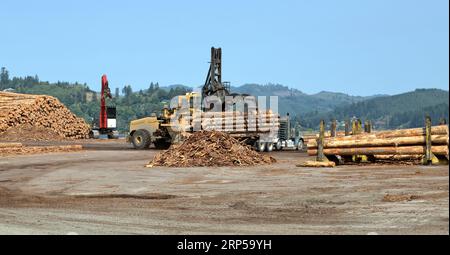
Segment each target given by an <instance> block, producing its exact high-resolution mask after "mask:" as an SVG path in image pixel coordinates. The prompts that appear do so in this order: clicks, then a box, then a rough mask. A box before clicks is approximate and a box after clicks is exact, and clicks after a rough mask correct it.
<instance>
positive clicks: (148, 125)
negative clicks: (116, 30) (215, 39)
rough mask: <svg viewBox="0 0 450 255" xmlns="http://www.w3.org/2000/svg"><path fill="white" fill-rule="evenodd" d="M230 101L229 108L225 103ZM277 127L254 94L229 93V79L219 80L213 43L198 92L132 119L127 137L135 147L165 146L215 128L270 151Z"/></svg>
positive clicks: (219, 67) (219, 66)
mask: <svg viewBox="0 0 450 255" xmlns="http://www.w3.org/2000/svg"><path fill="white" fill-rule="evenodd" d="M229 100H231V101H232V102H231V103H230V101H229ZM239 100H240V101H239ZM243 100H247V101H245V102H243ZM236 101H239V102H238V103H236ZM230 105H231V106H232V108H231V110H230V108H228V107H227V106H230ZM237 105H239V106H242V107H238V106H237ZM278 127H279V118H278V115H277V114H274V113H272V112H271V111H270V110H268V111H266V110H260V109H258V108H257V104H256V99H255V98H254V97H251V96H249V95H245V94H236V93H235V94H232V93H230V85H229V82H222V50H221V49H220V48H214V47H212V48H211V62H210V66H209V70H208V74H207V77H206V81H205V84H204V85H203V86H202V88H201V92H199V93H196V92H191V93H187V94H186V95H182V96H178V97H175V98H174V99H172V101H171V105H170V107H169V106H166V107H164V108H163V109H162V112H161V114H160V116H158V117H157V116H151V117H146V118H142V119H138V120H133V121H131V123H130V132H129V134H128V140H129V141H130V142H131V143H133V146H134V148H136V149H145V148H148V147H149V146H150V144H152V143H153V144H154V145H155V147H156V148H160V149H165V148H167V147H169V146H170V144H172V143H177V142H180V141H182V140H183V137H185V136H186V135H188V134H189V133H192V132H196V131H199V130H217V131H222V132H226V133H228V134H230V135H231V136H232V137H235V138H237V139H239V140H242V141H245V142H246V143H247V144H250V145H252V146H255V148H256V150H258V151H271V150H273V148H274V145H275V144H277V143H278V141H280V139H278Z"/></svg>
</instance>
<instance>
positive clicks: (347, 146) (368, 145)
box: [307, 125, 449, 158]
mask: <svg viewBox="0 0 450 255" xmlns="http://www.w3.org/2000/svg"><path fill="white" fill-rule="evenodd" d="M425 132H426V131H425V128H413V129H400V130H392V131H379V132H374V133H361V134H358V135H351V136H342V137H326V138H324V142H323V153H324V155H339V156H354V155H374V156H377V155H390V156H397V157H398V158H406V157H408V156H410V157H415V156H414V155H416V156H417V155H424V154H425V151H426V147H425V143H426V135H425ZM431 144H432V147H431V150H432V153H433V154H434V155H439V156H445V157H446V158H448V155H449V154H448V153H449V149H448V145H449V130H448V126H446V125H441V126H433V127H431ZM307 146H308V154H309V155H311V156H315V155H317V152H318V151H317V148H318V146H317V140H310V141H309V143H308V145H307Z"/></svg>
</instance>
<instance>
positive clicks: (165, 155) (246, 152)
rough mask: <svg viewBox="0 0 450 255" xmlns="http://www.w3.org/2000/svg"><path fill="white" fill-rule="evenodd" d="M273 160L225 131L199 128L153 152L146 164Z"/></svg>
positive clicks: (236, 163) (197, 164) (235, 163)
mask: <svg viewBox="0 0 450 255" xmlns="http://www.w3.org/2000/svg"><path fill="white" fill-rule="evenodd" d="M274 162H276V160H275V159H274V158H272V157H270V156H267V155H263V154H260V153H258V152H256V151H254V150H252V149H251V147H250V146H248V145H245V144H243V143H241V142H240V141H238V140H237V139H235V138H233V137H231V136H230V135H228V134H226V133H223V132H218V131H199V132H195V133H194V134H192V135H191V136H189V138H187V139H186V140H185V141H184V142H183V143H182V144H180V145H172V146H171V147H170V148H169V149H168V150H166V151H163V152H161V153H159V154H157V155H156V156H155V158H154V159H153V160H152V161H151V162H150V163H149V164H148V165H147V167H154V166H168V167H203V166H209V167H214V166H253V165H264V164H271V163H274Z"/></svg>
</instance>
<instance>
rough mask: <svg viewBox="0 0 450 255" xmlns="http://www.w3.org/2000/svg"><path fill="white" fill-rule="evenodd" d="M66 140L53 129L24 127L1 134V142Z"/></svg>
mask: <svg viewBox="0 0 450 255" xmlns="http://www.w3.org/2000/svg"><path fill="white" fill-rule="evenodd" d="M65 139H66V138H65V137H64V136H62V135H60V134H58V133H57V132H55V131H54V130H53V129H51V128H44V127H35V126H32V125H23V126H18V127H14V128H10V129H7V130H6V131H5V132H3V133H0V141H19V142H25V141H62V140H65Z"/></svg>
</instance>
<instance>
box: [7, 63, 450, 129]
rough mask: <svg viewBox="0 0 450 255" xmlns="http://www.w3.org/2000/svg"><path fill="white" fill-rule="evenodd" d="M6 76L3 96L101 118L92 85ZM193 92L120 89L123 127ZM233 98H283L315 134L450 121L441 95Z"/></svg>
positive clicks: (284, 107) (286, 109)
mask: <svg viewBox="0 0 450 255" xmlns="http://www.w3.org/2000/svg"><path fill="white" fill-rule="evenodd" d="M0 76H1V77H0V78H1V79H0V90H4V89H6V90H12V91H15V92H19V93H28V94H45V95H51V96H54V97H56V98H58V99H59V100H60V101H61V102H62V103H64V104H65V105H66V106H67V107H69V108H70V109H71V110H72V112H74V113H75V114H76V115H78V116H80V117H83V118H85V119H86V120H87V121H88V122H89V121H91V120H92V118H94V117H96V116H98V111H99V104H98V94H99V93H98V92H97V91H93V90H92V89H90V88H89V86H88V85H87V84H80V83H77V82H75V83H69V82H56V83H50V82H47V81H40V80H39V77H38V76H37V75H36V76H26V77H13V78H9V74H8V71H7V70H6V69H5V68H2V70H1V73H0ZM152 84H153V85H152ZM192 89H193V88H192V87H190V86H185V85H182V84H174V85H170V86H159V84H158V83H156V84H155V83H151V84H150V86H149V87H148V89H140V90H134V92H133V88H132V87H131V86H130V85H127V86H124V87H123V88H122V90H121V92H122V93H119V92H120V90H119V89H117V90H116V93H114V95H115V96H114V98H113V99H112V100H111V101H112V103H114V104H115V105H116V106H117V109H118V110H117V116H118V127H119V128H120V129H121V130H126V129H127V128H128V127H127V126H128V123H129V121H130V120H133V119H136V118H141V117H145V116H149V115H150V114H152V113H155V112H160V111H161V109H162V107H163V106H164V105H165V104H167V102H168V100H170V99H171V98H172V97H174V96H176V95H183V94H185V93H186V92H188V91H191V90H192ZM195 90H198V88H195ZM231 92H232V93H245V94H250V95H255V96H260V95H262V96H279V100H278V106H279V109H278V110H279V112H280V114H282V115H284V114H286V113H290V114H291V116H293V117H294V118H295V119H296V120H297V121H298V122H299V123H300V124H301V126H303V127H305V128H314V129H315V128H317V126H318V124H319V121H320V120H321V119H324V120H326V121H330V120H331V119H333V118H336V119H338V120H344V119H348V118H351V117H358V118H361V119H363V120H365V119H370V120H372V121H373V122H374V124H375V128H401V127H418V126H423V118H424V116H425V114H429V115H430V116H431V117H432V120H433V121H434V123H437V122H438V121H439V118H441V117H445V118H446V119H447V120H448V115H449V114H448V112H449V111H448V107H449V99H448V97H449V92H448V91H446V90H441V89H416V90H415V91H411V92H407V93H402V94H398V95H393V96H389V95H374V96H369V97H363V96H351V95H347V94H345V93H337V92H328V91H321V92H319V93H316V94H312V95H309V94H306V93H304V92H302V91H300V90H298V89H295V88H289V87H287V86H283V85H281V84H266V85H259V84H244V85H242V86H239V87H232V88H231ZM116 95H118V96H116Z"/></svg>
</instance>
